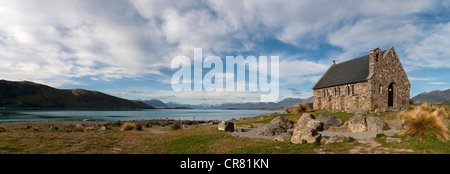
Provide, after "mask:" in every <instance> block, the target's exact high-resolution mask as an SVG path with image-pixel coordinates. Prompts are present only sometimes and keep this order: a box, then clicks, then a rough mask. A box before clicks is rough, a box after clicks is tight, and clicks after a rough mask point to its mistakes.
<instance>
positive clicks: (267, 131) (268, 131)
mask: <svg viewBox="0 0 450 174" xmlns="http://www.w3.org/2000/svg"><path fill="white" fill-rule="evenodd" d="M283 132H286V129H284V128H283V127H281V126H278V125H275V124H266V125H265V126H263V127H262V128H260V130H259V131H258V134H259V135H264V136H275V135H279V134H281V133H283Z"/></svg>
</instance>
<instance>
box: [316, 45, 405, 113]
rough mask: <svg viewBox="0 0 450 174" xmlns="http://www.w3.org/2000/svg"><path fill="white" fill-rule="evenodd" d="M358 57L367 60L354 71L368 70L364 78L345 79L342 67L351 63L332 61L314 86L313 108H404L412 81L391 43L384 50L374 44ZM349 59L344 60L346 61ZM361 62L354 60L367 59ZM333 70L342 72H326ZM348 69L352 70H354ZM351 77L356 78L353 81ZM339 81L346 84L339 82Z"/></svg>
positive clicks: (355, 109) (343, 109)
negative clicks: (340, 63) (362, 55)
mask: <svg viewBox="0 0 450 174" xmlns="http://www.w3.org/2000/svg"><path fill="white" fill-rule="evenodd" d="M358 59H359V60H357V61H360V62H363V61H368V67H367V68H368V70H365V67H364V68H363V70H358V71H357V72H356V73H362V74H363V75H366V74H368V75H367V78H365V79H362V80H354V79H355V78H353V79H345V78H346V77H345V75H346V74H345V73H348V72H349V71H346V70H345V69H348V68H352V67H351V66H348V65H346V66H347V67H344V66H343V65H344V64H342V65H341V66H336V65H337V64H335V63H334V62H333V65H332V66H331V67H330V69H329V70H328V71H327V72H326V73H325V74H324V76H323V77H322V78H321V79H320V80H319V81H318V83H317V84H316V86H315V87H314V88H313V95H314V97H313V98H314V104H313V105H314V109H326V110H330V111H347V112H355V111H357V110H361V109H363V110H371V109H376V108H385V109H404V108H407V107H408V106H409V91H410V87H411V85H410V83H409V80H408V77H407V76H406V73H405V71H404V69H403V67H402V64H401V63H400V60H399V58H398V57H397V54H396V52H395V50H394V48H393V47H391V48H389V49H388V50H386V51H381V50H380V49H379V48H375V49H373V50H371V51H370V52H369V55H368V56H364V57H361V58H358ZM364 59H368V60H364ZM349 61H353V60H349ZM351 63H352V62H346V64H351ZM363 63H364V62H363ZM363 63H359V64H355V63H353V65H358V66H365V65H367V62H365V64H363ZM333 68H335V69H336V68H341V69H344V70H339V69H338V70H335V69H333ZM359 69H361V68H359ZM366 71H368V72H366ZM333 72H334V73H336V72H342V73H343V74H329V73H333ZM351 73H352V74H354V73H355V72H354V71H353V72H351ZM364 73H366V74H364ZM326 76H328V77H326ZM342 76H344V77H342ZM350 76H351V75H350ZM335 77H338V78H340V79H337V78H335ZM330 79H331V80H330ZM336 79H337V80H336ZM360 79H361V78H360ZM326 80H328V81H330V82H327V81H326ZM339 80H340V81H339ZM352 80H353V81H355V82H352ZM324 81H325V82H324ZM340 82H342V83H345V84H340ZM323 84H326V85H323ZM317 86H319V87H317Z"/></svg>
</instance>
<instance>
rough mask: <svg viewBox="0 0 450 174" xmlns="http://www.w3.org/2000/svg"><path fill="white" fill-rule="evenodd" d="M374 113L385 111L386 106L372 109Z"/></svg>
mask: <svg viewBox="0 0 450 174" xmlns="http://www.w3.org/2000/svg"><path fill="white" fill-rule="evenodd" d="M374 112H375V113H376V114H378V113H383V112H386V108H377V109H375V111H374Z"/></svg>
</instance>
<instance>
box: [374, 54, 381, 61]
mask: <svg viewBox="0 0 450 174" xmlns="http://www.w3.org/2000/svg"><path fill="white" fill-rule="evenodd" d="M379 60H380V53H378V54H377V55H375V61H377V62H378V61H379Z"/></svg>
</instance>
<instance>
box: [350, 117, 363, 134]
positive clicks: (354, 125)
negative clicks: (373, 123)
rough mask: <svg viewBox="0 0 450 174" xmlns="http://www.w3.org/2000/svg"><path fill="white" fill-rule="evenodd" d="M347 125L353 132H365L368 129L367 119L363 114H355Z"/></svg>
mask: <svg viewBox="0 0 450 174" xmlns="http://www.w3.org/2000/svg"><path fill="white" fill-rule="evenodd" d="M347 124H348V125H347V127H348V128H349V130H350V131H351V132H365V131H367V126H366V119H364V117H363V116H362V115H359V114H355V116H353V117H352V118H350V120H348V123H347Z"/></svg>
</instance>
